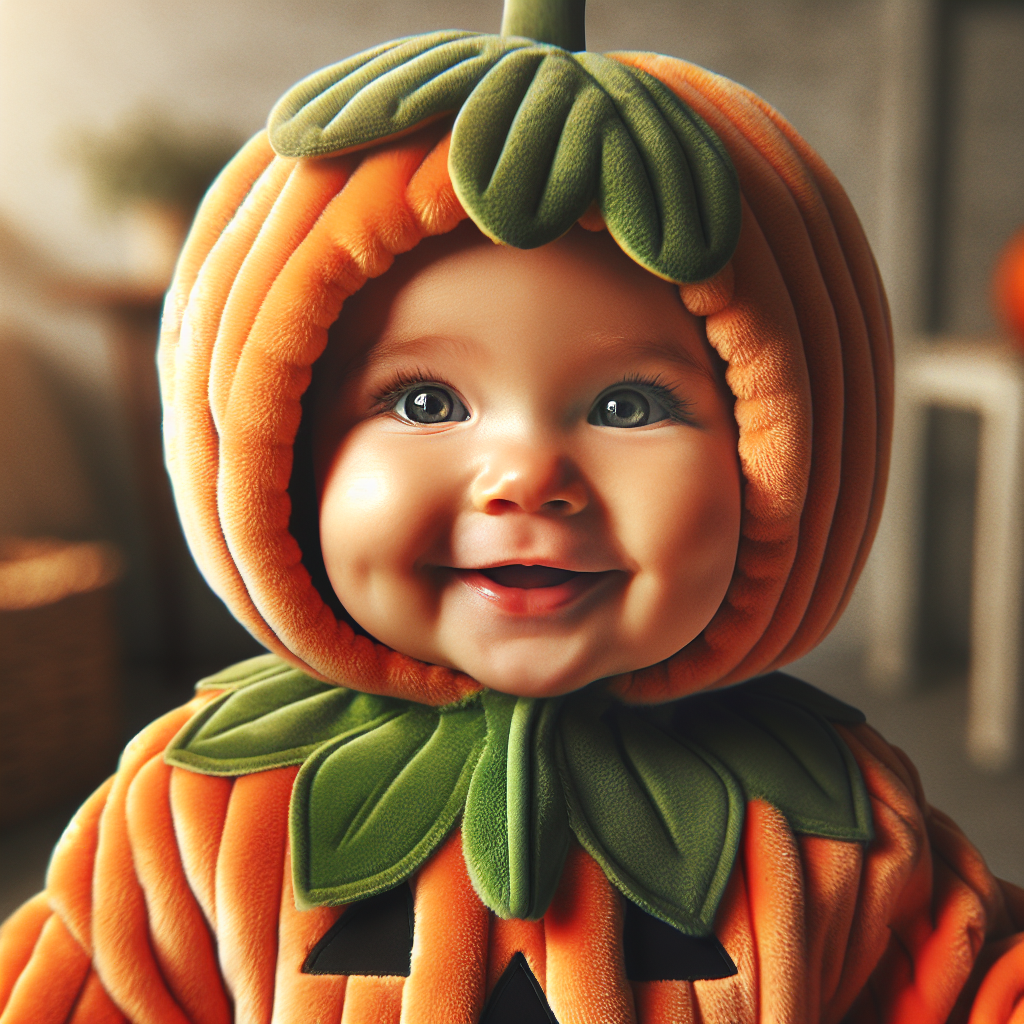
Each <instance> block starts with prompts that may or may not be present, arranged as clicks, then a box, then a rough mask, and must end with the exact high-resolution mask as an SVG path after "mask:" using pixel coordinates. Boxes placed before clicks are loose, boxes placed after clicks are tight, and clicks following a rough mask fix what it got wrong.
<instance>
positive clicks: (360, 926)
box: [302, 882, 413, 977]
mask: <svg viewBox="0 0 1024 1024" xmlns="http://www.w3.org/2000/svg"><path fill="white" fill-rule="evenodd" d="M412 929H413V908H412V890H411V889H410V888H409V883H408V882H403V883H402V884H401V885H398V886H396V887H395V888H394V889H390V890H389V891H388V892H384V893H381V894H380V895H379V896H371V897H369V898H368V899H365V900H360V901H359V902H358V903H352V904H350V905H349V906H348V907H347V908H346V910H345V912H344V913H343V914H342V915H341V917H340V918H338V920H337V921H335V923H334V924H333V925H332V926H331V928H330V930H329V931H328V932H327V933H326V934H325V935H324V937H323V938H322V939H321V940H320V941H319V942H318V943H317V944H316V945H315V946H314V947H313V948H312V949H311V950H310V953H309V956H307V957H306V961H305V963H304V964H303V965H302V973H303V974H346V975H348V974H361V975H365V974H370V975H398V976H400V977H408V976H409V962H410V958H411V956H412Z"/></svg>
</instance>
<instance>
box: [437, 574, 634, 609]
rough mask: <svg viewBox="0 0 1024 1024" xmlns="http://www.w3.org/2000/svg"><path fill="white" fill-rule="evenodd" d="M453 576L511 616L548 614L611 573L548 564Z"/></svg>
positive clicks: (570, 603) (565, 605)
mask: <svg viewBox="0 0 1024 1024" xmlns="http://www.w3.org/2000/svg"><path fill="white" fill-rule="evenodd" d="M455 573H456V575H457V576H458V577H459V579H461V580H462V582H463V583H465V584H466V585H467V586H468V587H469V588H470V589H471V590H473V591H475V592H476V593H477V594H479V595H480V596H481V597H483V598H485V599H486V600H487V601H488V602H489V603H490V604H491V606H496V607H498V608H499V609H501V611H503V612H506V613H508V614H511V615H526V616H531V615H548V614H551V613H552V612H555V611H558V610H559V609H562V608H565V607H567V606H569V605H572V604H574V602H575V601H576V600H577V599H578V598H581V597H583V595H584V594H587V593H590V592H592V591H593V589H594V588H595V587H596V586H597V585H598V584H599V583H601V582H602V581H604V580H607V579H608V578H609V577H610V576H613V575H615V573H613V572H610V571H609V572H575V571H573V570H572V569H556V568H554V567H553V566H550V565H496V566H493V567H492V568H487V569H456V570H455Z"/></svg>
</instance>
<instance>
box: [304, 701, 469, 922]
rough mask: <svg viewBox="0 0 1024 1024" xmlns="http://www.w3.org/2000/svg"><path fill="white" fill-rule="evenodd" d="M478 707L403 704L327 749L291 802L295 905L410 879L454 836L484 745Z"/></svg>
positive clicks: (311, 762) (312, 761)
mask: <svg viewBox="0 0 1024 1024" xmlns="http://www.w3.org/2000/svg"><path fill="white" fill-rule="evenodd" d="M484 736H485V725H484V715H483V712H482V710H481V708H480V704H479V702H474V703H472V704H469V705H461V706H456V707H455V708H453V709H452V710H445V711H439V710H438V709H436V708H428V707H424V706H421V705H416V704H407V705H406V710H405V711H403V712H402V713H401V714H399V715H397V716H395V717H392V718H389V719H388V720H387V721H385V722H383V723H382V724H380V725H377V726H376V727H375V728H373V729H372V730H369V731H365V732H362V733H360V734H358V735H349V736H341V737H339V738H338V739H336V740H333V741H331V742H329V743H325V744H324V745H323V746H321V747H320V748H319V749H318V750H317V751H316V752H315V753H314V754H313V755H312V756H310V757H309V758H308V760H307V761H306V762H305V764H303V766H302V768H301V770H300V771H299V774H298V777H297V778H296V780H295V787H294V789H293V791H292V803H291V838H292V858H293V861H292V863H293V873H294V883H295V893H296V901H297V903H298V904H299V905H300V906H302V907H310V906H321V905H333V904H338V903H349V902H351V901H352V900H359V899H364V898H365V897H367V896H372V895H374V894H376V893H378V892H383V891H384V890H385V889H390V888H392V887H393V886H395V885H397V884H398V883H399V882H401V881H403V880H404V879H406V878H408V877H409V875H411V874H412V873H413V871H415V870H416V869H417V868H418V867H419V866H420V865H421V864H422V863H423V861H425V860H426V859H427V857H429V856H430V854H431V853H432V852H433V851H434V850H435V849H436V848H437V846H438V844H439V843H440V842H441V840H443V839H444V837H445V836H446V835H447V834H448V832H449V831H450V829H451V827H452V825H453V824H454V822H455V820H456V818H457V817H458V815H459V813H460V812H461V811H462V808H463V805H464V804H465V800H466V791H467V789H468V788H469V780H470V777H471V775H472V772H473V769H474V768H475V766H476V762H477V759H478V758H479V756H480V752H481V750H482V749H483V744H484Z"/></svg>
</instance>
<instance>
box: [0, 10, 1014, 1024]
mask: <svg viewBox="0 0 1024 1024" xmlns="http://www.w3.org/2000/svg"><path fill="white" fill-rule="evenodd" d="M581 13H582V5H579V4H572V3H569V4H565V5H558V4H554V3H552V4H551V5H550V9H549V8H544V7H543V6H542V5H540V4H536V3H529V4H517V3H510V4H509V6H508V9H507V10H506V19H505V25H504V34H503V35H502V36H478V35H473V34H470V33H459V32H451V33H437V34H435V35H432V36H421V37H413V38H412V39H409V40H401V41H398V42H396V43H390V44H385V45H384V46H382V47H379V48H377V49H376V50H373V51H370V52H368V53H365V54H361V55H359V56H358V57H355V58H352V59H351V60H349V61H346V62H344V63H343V64H340V65H336V66H334V67H332V68H328V69H325V70H324V71H322V72H318V73H317V74H316V75H314V76H312V77H311V78H310V79H307V80H306V81H304V82H302V83H299V85H298V86H296V87H295V89H293V90H292V91H291V92H290V93H289V94H288V95H287V96H286V97H285V99H284V100H283V101H282V102H281V104H280V105H279V106H278V108H277V109H276V110H275V112H274V114H273V115H272V118H271V127H270V141H271V142H273V145H274V147H275V149H276V151H277V153H276V155H275V152H274V150H272V149H271V147H270V143H269V142H268V139H267V136H265V135H263V134H261V135H260V136H257V137H256V138H255V139H254V140H252V141H251V142H250V143H249V144H248V145H247V146H246V147H245V148H244V149H243V150H242V152H241V153H240V154H239V155H238V156H237V157H236V159H235V160H234V161H233V162H232V164H231V165H229V167H228V168H227V169H226V170H225V172H224V173H223V175H222V176H221V178H220V179H219V180H218V182H217V183H216V184H215V186H214V188H213V189H212V190H211V192H210V194H209V196H208V197H207V199H206V200H205V202H204V204H203V207H202V209H201V210H200V213H199V215H198V217H197V221H196V225H195V227H194V228H193V231H192V233H191V235H190V238H189V241H188V243H187V245H186V248H185V251H184V252H183V254H182V257H181V261H180V263H179V267H178V271H177V275H176V279H175V285H174V287H173V288H172V291H171V294H170V295H169V297H168V303H167V308H166V314H165V319H164V328H163V335H162V339H161V349H160V372H161V383H162V388H163V396H164V403H165V409H166V422H165V438H166V449H167V462H168V469H169V471H170V474H171V477H172V481H173V483H174V488H175V497H176V500H177V502H178V506H179V510H180V513H181V517H182V524H183V527H184V529H185V532H186V535H187V537H188V539H189V543H190V545H191V548H192V551H193V554H194V555H195V557H196V560H197V562H198V563H199V564H200V566H201V568H202V569H203V571H204V573H205V575H206V577H207V579H208V580H209V582H210V584H211V585H212V586H213V587H214V589H215V590H217V592H218V593H219V594H220V595H221V597H222V598H223V599H224V600H225V601H226V602H227V603H228V605H229V607H230V608H231V609H232V611H233V612H234V613H235V614H236V616H237V617H238V618H239V619H240V620H241V621H242V622H243V623H244V624H245V625H246V626H247V627H248V628H249V629H250V631H251V632H252V633H253V634H254V636H256V637H257V638H258V639H259V640H260V641H261V642H263V643H264V644H265V645H266V646H267V648H268V649H269V650H270V651H271V652H272V653H271V654H268V655H266V656H263V657H260V658H256V659H252V660H251V661H249V662H244V663H242V664H241V665H237V666H234V667H232V668H230V669H227V670H226V671H224V672H222V673H220V674H218V675H217V676H214V677H212V678H210V679H207V680H204V681H202V682H201V683H200V684H199V687H198V693H197V696H196V698H195V699H194V700H193V701H192V702H190V703H189V704H188V705H186V706H185V707H183V708H180V709H177V710H176V711H173V712H171V713H170V714H168V715H167V716H165V717H164V718H162V719H160V720H158V721H157V722H155V723H153V725H151V726H149V727H148V728H147V729H146V730H144V731H143V732H142V733H141V734H140V735H139V736H138V737H137V738H136V739H135V740H133V741H132V743H131V744H130V745H129V747H128V748H127V749H126V751H125V754H124V756H123V758H122V761H121V764H120V766H119V769H118V772H117V774H116V775H115V776H114V777H113V778H112V779H111V780H110V781H109V782H108V783H107V784H106V785H104V786H103V787H101V789H100V790H99V791H98V792H97V793H96V794H94V796H93V797H91V798H90V799H89V801H87V803H86V804H85V805H84V806H83V808H82V809H81V810H80V811H79V813H78V814H77V815H76V817H75V819H74V821H73V822H72V824H71V826H70V827H69V829H68V831H67V832H66V833H65V835H64V837H63V838H62V839H61V842H60V844H59V845H58V847H57V850H56V851H55V853H54V857H53V860H52V863H51V867H50V871H49V874H48V877H47V888H46V891H45V892H44V893H42V894H40V896H38V897H36V898H35V899H33V900H31V901H29V903H27V904H26V905H25V906H24V907H23V908H21V910H19V911H18V912H17V913H16V914H15V915H14V916H13V917H12V918H11V919H10V921H9V922H8V923H7V924H6V925H5V926H4V929H3V931H2V932H0V1024H28V1022H31V1024H37V1022H41V1021H53V1022H70V1024H123V1022H126V1021H130V1022H132V1024H150V1022H152V1024H186V1022H193V1024H229V1022H231V1021H235V1022H237V1024H313V1022H319V1024H325V1022H340V1024H399V1022H401V1024H475V1022H483V1024H498V1022H501V1021H509V1020H515V1021H520V1022H533V1021H538V1022H548V1024H550V1022H552V1021H555V1022H561V1024H590V1022H599V1021H600V1022H615V1024H632V1022H636V1024H684V1022H685V1024H689V1022H698V1021H703V1022H706V1024H737V1022H741V1024H755V1022H784V1024H795V1022H801V1024H802V1022H810V1024H814V1022H818V1021H822V1022H839V1021H841V1020H842V1021H856V1022H874V1021H881V1020H885V1021H898V1022H905V1024H942V1022H946V1021H969V1022H970V1024H1010V1022H1016V1021H1019V1019H1020V1015H1021V1009H1020V1007H1021V1005H1022V1004H1021V999H1022V996H1024V941H1022V934H1021V933H1022V929H1024V894H1022V893H1021V891H1020V890H1019V889H1017V888H1015V887H1014V886H1012V885H1008V884H1006V883H1003V882H1000V881H999V880H997V879H995V878H993V877H992V875H991V874H990V873H989V871H988V869H987V868H986V867H985V865H984V862H983V861H982V859H981V858H980V856H979V855H978V853H977V852H976V851H975V850H974V849H973V847H971V846H970V844H969V843H968V842H967V840H966V839H965V838H964V837H963V835H962V834H961V833H960V832H959V831H958V830H957V828H956V826H955V825H953V824H952V823H951V822H950V821H949V820H948V819H947V818H945V817H944V816H943V815H942V814H941V813H940V812H938V811H935V810H934V809H932V808H931V807H929V805H928V804H927V803H926V802H925V799H924V796H923V794H922V792H921V787H920V783H919V781H918V779H917V776H916V774H915V772H914V770H913V767H912V766H911V765H910V764H909V763H908V762H907V760H906V758H905V757H904V756H903V755H902V754H901V753H900V752H899V751H897V750H894V749H893V748H891V747H889V746H888V745H887V744H886V743H885V742H884V740H882V739H881V738H880V737H879V736H878V735H877V734H876V733H874V732H873V731H872V730H871V729H870V728H869V727H868V726H867V725H866V724H864V722H863V716H861V715H860V714H859V713H858V712H857V711H856V710H854V709H853V708H850V707H848V706H846V705H844V704H842V703H840V702H838V701H836V700H834V699H832V698H830V697H828V696H827V695H825V694H823V693H821V692H819V691H817V690H814V689H813V688H812V687H809V686H806V685H805V684H802V683H800V682H798V681H797V680H794V679H791V678H790V677H788V676H785V675H782V674H781V673H779V672H777V671H775V670H776V669H777V668H778V667H779V666H781V665H784V664H786V663H787V662H789V661H791V660H794V659H795V658H797V657H799V656H800V655H801V654H802V653H804V652H806V651H807V650H809V649H810V648H811V647H813V646H814V644H816V643H817V642H818V641H819V640H820V639H821V638H822V637H823V636H825V635H826V634H827V632H828V631H829V629H830V628H831V626H832V625H833V624H834V622H835V621H836V619H837V618H838V617H839V615H840V614H841V613H842V610H843V608H844V607H845V604H846V602H847V600H848V598H849V595H850V593H851V590H852V588H853V586H854V584H855V582H856V578H857V576H858V574H859V572H860V569H861V567H862V566H863V564H864V560H865V559H866V557H867V553H868V550H869V548H870V543H871V539H872V536H873V534H874V530H875V527H876V525H877V521H878V516H879V514H880V509H881V502H882V495H883V491H884V481H885V474H886V467H887V459H888V444H889V431H890V425H891V409H892V404H891V386H892V365H891V344H890V335H889V327H888V322H887V316H886V311H885V302H884V297H883V293H882V290H881V285H880V283H879V281H878V276H877V272H876V270H875V267H874V263H873V261H872V259H871V255H870V252H869V250H868V247H867V243H866V241H865V240H864V237H863V233H862V231H861V229H860V226H859V224H858V222H857V219H856V217H855V215H854V214H853V211H852V209H851V208H850V206H849V203H848V201H847V200H846V197H845V196H844V194H843V193H842V190H841V189H840V188H839V186H838V185H837V183H836V182H835V180H834V179H833V178H832V176H831V175H830V174H829V172H828V171H827V169H826V168H825V167H824V166H823V165H822V164H821V162H820V160H819V159H818V158H817V156H816V155H815V154H814V153H813V152H811V151H810V150H809V149H808V147H807V146H806V144H805V143H804V142H803V141H802V140H801V139H800V138H799V137H798V136H797V135H796V133H795V132H794V131H793V130H792V128H791V127H790V126H789V125H788V124H786V123H785V122H784V121H783V120H782V119H781V118H780V117H779V116H778V115H777V114H776V113H775V112H774V111H772V110H770V109H769V108H768V107H766V105H765V104H763V103H762V102H761V101H760V100H758V99H757V98H756V97H753V96H752V95H751V94H749V93H747V92H746V91H745V90H743V89H741V88H740V87H738V86H736V85H734V84H732V83H730V82H727V81H725V80H723V79H720V78H717V77H716V76H714V75H711V74H709V73H708V72H706V71H703V70H702V69H700V68H696V67H694V66H692V65H689V64H686V63H684V62H682V61H677V60H674V59H671V58H667V57H656V56H652V55H645V54H618V55H615V56H614V57H599V56H597V55H594V54H589V53H586V52H584V51H583V41H582V23H581V21H579V18H578V16H581ZM577 22H578V23H577ZM537 40H540V42H537ZM453 115H455V116H454V119H453ZM495 242H498V243H501V244H495ZM314 366H315V373H314ZM311 385H312V386H311Z"/></svg>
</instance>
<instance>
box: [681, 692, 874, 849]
mask: <svg viewBox="0 0 1024 1024" xmlns="http://www.w3.org/2000/svg"><path fill="white" fill-rule="evenodd" d="M776 675H777V676H778V677H779V678H773V677H772V676H769V677H766V678H765V679H760V680H755V681H754V682H752V683H750V684H747V685H745V686H742V687H735V688H731V689H726V690H720V691H716V692H713V693H708V694H699V695H696V696H694V697H688V698H686V699H685V700H683V701H680V702H679V704H678V705H677V710H676V714H675V728H676V731H677V732H678V734H679V735H681V736H682V737H684V738H685V739H687V740H688V741H689V742H690V743H691V744H693V745H699V746H700V747H702V748H703V749H705V750H707V751H710V752H711V754H713V755H714V756H715V757H716V758H718V759H719V760H720V761H722V762H723V763H724V764H726V765H728V766H729V769H730V771H732V773H733V774H734V775H735V776H736V779H737V780H738V782H739V784H740V786H742V788H743V792H744V795H745V797H746V799H747V800H767V801H768V803H770V804H773V805H774V806H775V807H777V808H778V809H779V810H780V811H782V813H783V814H784V815H785V816H786V819H787V820H788V821H789V824H790V826H791V827H792V829H793V830H794V831H795V832H802V833H804V834H806V835H814V836H825V837H828V838H831V839H844V840H848V841H853V842H867V841H869V840H870V839H871V838H872V835H873V829H872V823H871V806H870V801H869V799H868V795H867V790H866V789H865V786H864V781H863V779H862V778H861V774H860V769H859V768H858V766H857V762H856V761H855V760H854V758H853V755H852V754H851V753H850V749H849V747H847V745H846V744H845V743H844V742H843V740H842V738H841V737H840V736H839V734H838V733H837V732H836V731H835V729H833V728H832V726H831V725H830V724H829V722H828V721H826V719H825V718H824V717H823V715H822V714H821V713H820V711H819V709H821V708H826V709H828V710H829V711H830V712H832V713H835V714H842V715H844V716H845V718H846V720H847V721H849V720H850V719H851V718H852V719H853V720H858V719H860V720H863V716H862V715H861V714H860V712H859V711H856V710H855V709H854V708H851V707H849V706H848V705H845V704H842V703H841V702H840V701H834V700H833V698H830V697H828V696H827V695H826V694H823V693H821V692H820V691H819V690H815V689H814V688H813V687H810V686H807V684H806V683H800V682H799V681H798V680H795V679H790V678H789V677H786V676H782V674H781V673H777V674H776ZM782 694H787V695H788V696H782Z"/></svg>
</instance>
